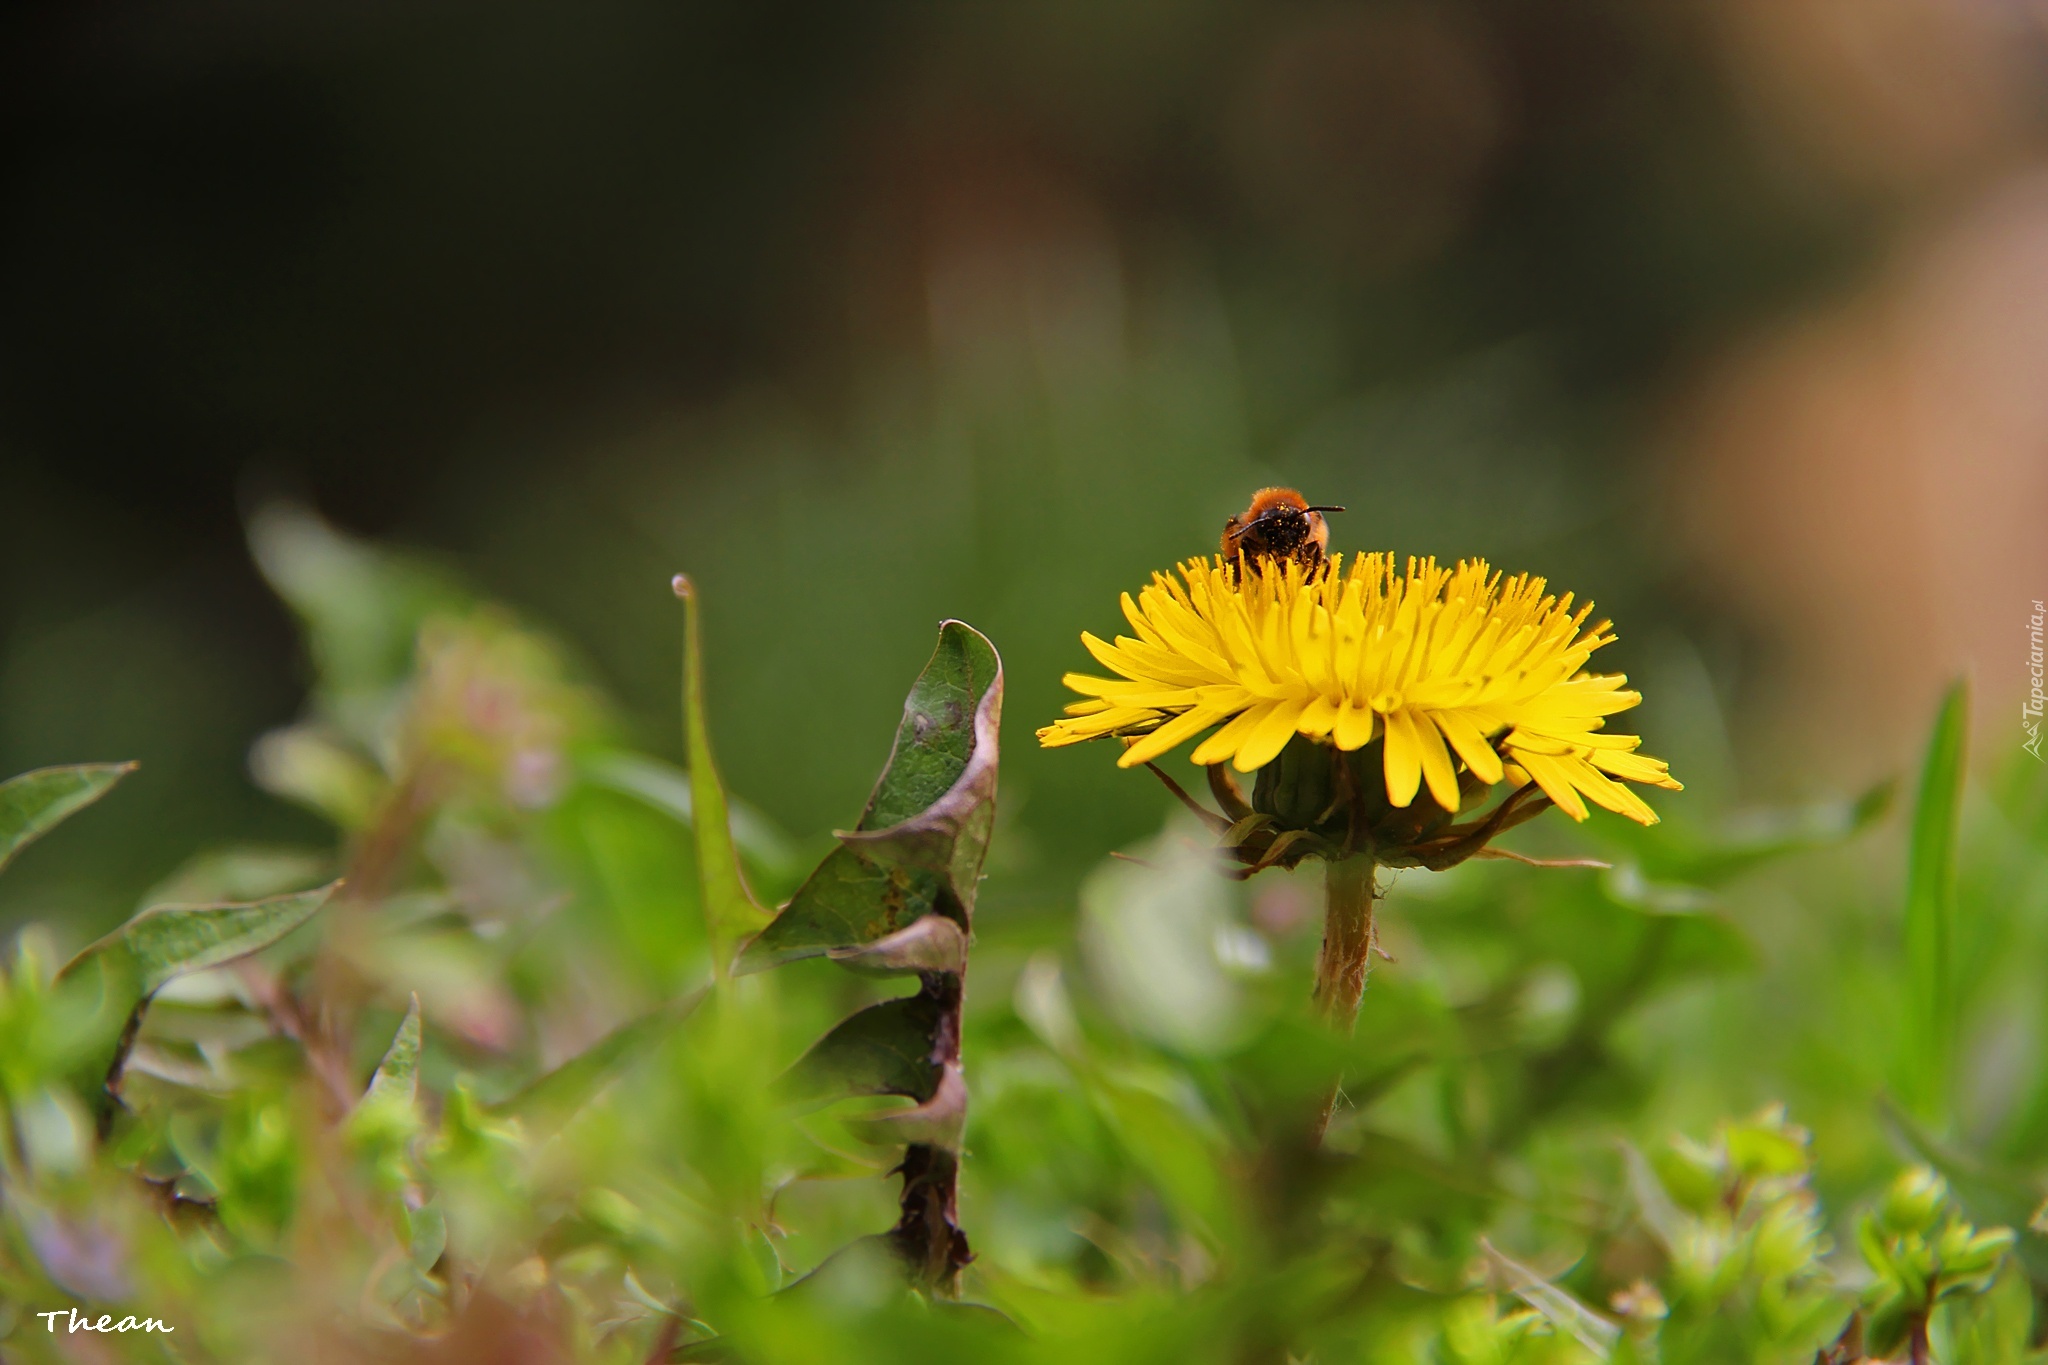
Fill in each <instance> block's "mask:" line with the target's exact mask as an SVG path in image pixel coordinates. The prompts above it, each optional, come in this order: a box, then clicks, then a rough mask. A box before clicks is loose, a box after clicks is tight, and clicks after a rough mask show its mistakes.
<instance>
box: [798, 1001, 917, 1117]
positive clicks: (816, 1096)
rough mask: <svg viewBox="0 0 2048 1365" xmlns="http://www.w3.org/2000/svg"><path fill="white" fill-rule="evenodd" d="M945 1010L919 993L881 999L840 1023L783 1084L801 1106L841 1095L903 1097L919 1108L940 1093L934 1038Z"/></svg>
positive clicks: (803, 1057) (805, 1055)
mask: <svg viewBox="0 0 2048 1365" xmlns="http://www.w3.org/2000/svg"><path fill="white" fill-rule="evenodd" d="M945 1013H946V1008H945V1006H944V1005H943V1004H942V1003H941V1002H940V1001H938V1000H936V999H934V998H933V997H931V996H930V995H927V994H926V993H924V992H922V991H920V992H918V993H917V994H916V995H909V996H904V997H902V998H900V999H896V1000H884V1001H883V1002H882V1003H881V1004H879V1005H870V1006H868V1007H867V1008H866V1009H864V1010H861V1011H860V1012H859V1013H857V1014H854V1015H851V1016H849V1017H848V1018H846V1019H844V1020H842V1021H841V1022H840V1023H839V1024H838V1026H837V1027H835V1028H834V1029H833V1030H832V1031H831V1032H830V1033H828V1034H826V1035H825V1036H824V1037H823V1038H820V1039H819V1040H818V1041H817V1043H816V1044H814V1045H813V1046H812V1048H811V1050H810V1051H809V1052H806V1053H805V1054H804V1055H803V1056H802V1057H801V1058H799V1059H798V1060H797V1062H796V1065H794V1066H792V1067H791V1068H790V1069H789V1070H788V1072H786V1073H785V1074H784V1076H783V1078H782V1085H783V1087H784V1090H785V1092H786V1093H788V1094H789V1095H790V1096H791V1097H792V1098H793V1099H796V1100H798V1101H799V1102H823V1101H827V1100H832V1099H838V1098H840V1097H842V1096H845V1095H906V1096H908V1097H910V1098H911V1099H914V1100H916V1101H918V1102H919V1103H923V1102H924V1101H926V1100H928V1099H930V1098H931V1097H932V1096H933V1095H934V1094H935V1093H937V1091H938V1086H939V1074H940V1067H939V1065H938V1063H936V1062H934V1061H933V1060H932V1037H933V1034H934V1033H935V1032H936V1031H937V1029H938V1026H939V1021H940V1019H941V1018H942V1017H943V1016H944V1015H945Z"/></svg>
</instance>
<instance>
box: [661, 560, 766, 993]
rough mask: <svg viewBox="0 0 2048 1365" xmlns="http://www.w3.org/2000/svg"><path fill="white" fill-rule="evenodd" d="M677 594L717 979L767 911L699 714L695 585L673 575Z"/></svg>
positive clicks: (694, 804) (686, 732) (701, 878)
mask: <svg viewBox="0 0 2048 1365" xmlns="http://www.w3.org/2000/svg"><path fill="white" fill-rule="evenodd" d="M674 586H675V590H676V596H678V597H680V598H682V599H683V739H684V743H685V745H686V746H687V748H688V750H689V756H690V804H691V811H692V814H693V815H694V816H695V819H693V820H692V821H691V826H692V832H693V833H694V834H695V835H696V839H697V880H698V884H699V886H700V887H701V889H702V892H703V906H704V927H705V932H706V934H707V935H708V936H709V938H710V941H711V961H712V967H713V970H714V971H715V972H716V973H717V974H718V976H719V977H720V978H721V979H723V978H724V977H725V976H727V975H728V974H729V973H730V972H731V969H732V958H733V953H734V952H735V951H736V950H737V949H738V947H739V943H740V940H741V939H743V938H745V937H747V936H748V935H749V934H752V933H754V932H755V931H756V930H758V929H759V928H760V927H761V926H762V925H763V924H765V923H767V921H768V911H767V910H766V909H764V908H763V907H762V905H761V903H760V902H759V901H757V900H755V899H754V893H753V892H752V891H749V890H748V889H747V880H746V876H745V874H744V873H742V872H741V870H740V855H739V849H738V848H737V847H736V846H735V845H734V843H733V838H732V816H731V813H730V812H729V811H728V810H727V808H726V800H725V784H724V783H723V782H721V781H720V780H719V777H718V766H717V765H716V764H715V763H714V762H713V761H712V758H711V729H710V726H709V725H708V724H706V722H705V719H704V645H703V640H702V636H701V633H700V631H699V627H698V622H697V616H698V606H697V589H696V586H695V585H694V584H692V583H691V582H690V580H689V579H688V578H687V577H685V576H684V575H682V574H677V575H676V577H675V584H674Z"/></svg>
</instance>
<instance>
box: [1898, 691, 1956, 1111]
mask: <svg viewBox="0 0 2048 1365" xmlns="http://www.w3.org/2000/svg"><path fill="white" fill-rule="evenodd" d="M1969 718H1970V696H1969V689H1968V686H1967V685H1966V684H1964V683H1961V682H1958V683H1956V684H1955V685H1954V686H1953V687H1951V688H1949V691H1948V695H1947V696H1946V697H1944V698H1943V699H1942V703H1941V712H1940V715H1939V716H1938V717H1937V718H1936V720H1935V722H1934V733H1933V735H1932V736H1930V738H1929V739H1928V743H1927V758H1926V761H1925V762H1924V763H1923V764H1922V766H1921V769H1920V790H1919V796H1918V799H1917V800H1916V801H1915V803H1914V808H1913V830H1912V837H1911V842H1910V844H1909V846H1908V852H1907V861H1906V920H1905V954H1906V979H1907V985H1906V1011H1905V1025H1906V1027H1905V1036H1904V1040H1903V1043H1902V1046H1901V1055H1900V1059H1899V1081H1900V1091H1901V1095H1902V1098H1904V1099H1905V1101H1906V1103H1907V1104H1908V1105H1909V1106H1910V1107H1911V1108H1912V1109H1913V1110H1914V1112H1916V1113H1918V1114H1919V1115H1921V1116H1922V1117H1923V1118H1926V1119H1929V1120H1930V1121H1934V1122H1937V1123H1938V1122H1939V1121H1940V1119H1941V1116H1942V1112H1943V1110H1944V1109H1945V1107H1946V1099H1945V1097H1946V1095H1947V1093H1948V1068H1949V1062H1950V1058H1951V1054H1952V1052H1953V1050H1954V1033H1955V1012H1956V1002H1955V999H1954V990H1955V987H1954V979H1953V978H1954V968H1953V965H1952V964H1953V958H1954V946H1953V945H1954V940H1955V924H1954V920H1955V864H1956V825H1957V818H1958V814H1959V811H1960V808H1961V804H1962V790H1963V759H1964V747H1965V745H1966V743H1967V741H1968V735H1969Z"/></svg>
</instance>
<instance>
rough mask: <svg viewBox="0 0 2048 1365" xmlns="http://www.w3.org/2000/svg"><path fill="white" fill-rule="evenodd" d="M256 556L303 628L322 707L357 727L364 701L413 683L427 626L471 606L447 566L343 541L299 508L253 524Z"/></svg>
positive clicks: (264, 512) (266, 513) (284, 506)
mask: <svg viewBox="0 0 2048 1365" xmlns="http://www.w3.org/2000/svg"><path fill="white" fill-rule="evenodd" d="M249 550H250V553H251V555H252V556H253V557H254V558H255V560H256V566H257V568H258V569H260V570H261V571H262V573H263V577H264V578H265V579H266V580H267V581H268V582H269V584H270V586H271V587H272V588H273V589H274V590H275V591H276V592H277V595H278V596H279V597H281V598H283V599H284V601H285V603H286V604H287V605H288V606H290V607H291V609H292V611H293V612H294V613H295V614H296V615H297V616H298V618H299V620H300V622H301V623H302V625H303V626H304V629H305V637H306V645H307V649H308V651H309V652H310V653H311V654H312V656H313V666H314V673H315V675H316V677H317V679H318V687H319V691H320V694H321V696H322V698H323V701H324V702H325V703H326V705H327V706H328V708H330V709H334V708H336V707H338V708H339V709H341V710H343V711H346V712H349V713H350V714H349V715H348V716H347V717H346V719H348V720H351V721H353V720H357V719H360V717H358V716H357V715H356V714H354V713H355V712H356V711H357V710H359V709H360V708H362V707H363V706H364V705H365V704H366V703H365V700H364V699H365V698H368V697H371V696H374V695H375V694H377V693H380V692H382V691H383V690H384V689H386V688H389V687H392V686H395V685H397V684H398V683H399V682H401V681H402V680H403V679H404V678H405V676H406V673H407V672H408V671H409V670H410V668H411V667H412V662H413V649H414V642H415V639H416V637H417V636H418V634H419V627H420V623H421V622H423V621H424V620H426V619H427V618H428V617H429V616H431V615H433V614H434V613H436V612H441V611H452V610H459V609H462V608H466V607H468V606H469V605H470V604H471V602H472V598H471V595H470V594H469V593H468V592H467V591H465V590H464V589H462V588H461V587H459V586H458V585H457V584H456V583H455V582H454V581H453V580H452V579H451V578H450V577H449V576H447V575H446V574H444V573H442V572H441V571H440V570H439V569H437V568H434V567H432V566H430V565H428V564H426V563H424V562H422V561H417V560H414V559H412V558H410V557H408V556H406V555H403V554H400V553H397V552H395V551H391V550H386V549H383V548H381V547H378V546H374V545H370V544H368V543H366V542H364V541H360V540H357V539H355V538H354V537H352V536H348V535H344V534H343V533H341V532H340V531H337V530H335V529H334V528H333V527H332V526H329V525H328V524H327V523H326V522H325V521H323V520H321V519H320V517H319V516H317V515H316V514H314V513H312V512H310V511H308V510H306V509H305V508H303V507H300V506H296V505H294V504H291V503H282V502H280V503H272V504H270V505H269V506H266V507H264V508H262V509H261V510H259V511H258V512H257V513H256V514H255V515H254V516H253V517H251V518H250V519H249Z"/></svg>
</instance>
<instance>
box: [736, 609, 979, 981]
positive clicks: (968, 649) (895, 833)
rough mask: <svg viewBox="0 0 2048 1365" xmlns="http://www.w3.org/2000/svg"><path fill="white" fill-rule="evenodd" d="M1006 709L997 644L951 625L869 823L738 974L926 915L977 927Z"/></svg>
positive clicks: (866, 818)
mask: <svg viewBox="0 0 2048 1365" xmlns="http://www.w3.org/2000/svg"><path fill="white" fill-rule="evenodd" d="M1002 706H1003V665H1002V660H1001V658H1000V657H998V656H997V654H996V650H995V646H994V645H991V644H990V643H989V642H988V640H987V638H986V637H984V636H983V635H982V634H981V633H980V632H979V631H977V630H975V629H974V628H973V627H971V626H968V625H964V624H962V623H961V622H959V621H947V622H945V623H944V624H942V625H941V626H940V627H939V642H938V647H937V648H936V649H935V650H934V651H933V653H932V657H931V661H930V662H929V663H927V664H926V665H925V667H924V671H923V672H922V673H920V674H919V675H918V678H917V681H916V683H915V684H913V685H912V687H911V689H910V696H909V697H908V699H907V700H906V701H905V702H904V704H903V720H902V723H901V724H900V725H899V726H898V727H897V730H896V743H895V747H894V748H893V749H891V750H890V753H889V762H888V766H887V767H885V768H884V769H883V771H882V776H881V780H880V781H878V782H877V783H876V784H875V790H874V793H873V794H872V795H871V796H870V797H869V798H868V804H867V809H866V811H865V812H863V814H862V815H861V819H860V823H859V824H858V825H857V826H855V827H854V828H853V829H852V830H846V831H841V832H840V834H839V836H838V837H839V841H840V845H841V846H840V847H839V848H837V849H835V850H833V852H832V853H831V854H830V855H829V856H827V857H826V859H825V861H824V862H823V863H821V864H820V865H819V867H818V869H817V871H815V872H813V873H812V874H811V876H810V879H809V880H807V881H806V882H805V883H804V884H803V885H802V886H801V887H799V888H798V890H797V893H796V895H795V896H794V897H793V898H792V899H791V900H790V902H789V904H788V905H787V906H785V907H784V908H783V911H782V913H781V914H780V915H778V916H777V917H776V918H775V921H774V922H773V923H772V924H770V925H769V926H768V927H767V928H766V929H763V930H762V931H761V932H760V933H759V934H758V935H756V936H755V938H754V940H753V941H752V942H751V943H749V944H748V945H747V947H746V950H745V952H744V953H743V954H742V955H741V959H740V964H739V968H740V970H742V971H759V970H762V969H763V968H767V967H773V966H775V965H777V964H779V963H783V962H790V961H794V960H796V959H798V958H804V957H816V956H819V955H821V954H825V953H834V952H837V953H842V954H844V953H845V950H848V949H855V948H859V947H861V946H863V945H866V944H871V943H875V942H876V941H877V940H880V939H883V938H887V937H889V936H891V935H894V934H896V933H898V932H899V931H902V930H906V929H909V928H910V927H911V926H912V925H914V924H915V923H916V922H917V921H918V920H920V919H922V918H924V917H925V916H927V915H934V914H936V915H942V916H944V917H946V918H948V919H950V920H952V921H954V922H955V923H956V924H958V925H959V926H960V927H961V928H962V929H963V930H965V929H966V928H967V927H968V926H969V924H970V923H971V922H972V916H973V909H974V895H975V890H976V887H977V884H978V883H979V881H980V878H981V864H982V860H983V858H984V857H985V856H986V855H987V852H988V838H989V832H990V830H991V828H992V827H993V825H994V822H995V796H996V763H997V757H998V744H997V728H998V726H999V724H1000V721H1001V718H1002ZM867 965H869V966H871V967H872V966H879V965H881V964H879V963H877V962H872V961H871V962H869V963H868V964H867Z"/></svg>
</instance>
